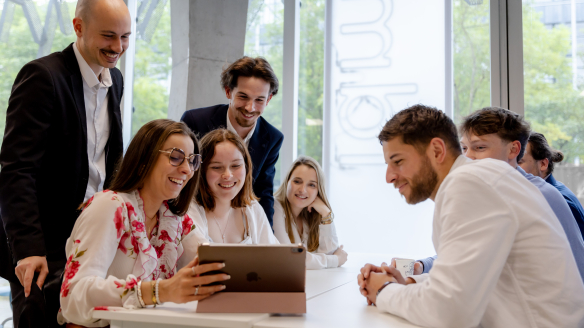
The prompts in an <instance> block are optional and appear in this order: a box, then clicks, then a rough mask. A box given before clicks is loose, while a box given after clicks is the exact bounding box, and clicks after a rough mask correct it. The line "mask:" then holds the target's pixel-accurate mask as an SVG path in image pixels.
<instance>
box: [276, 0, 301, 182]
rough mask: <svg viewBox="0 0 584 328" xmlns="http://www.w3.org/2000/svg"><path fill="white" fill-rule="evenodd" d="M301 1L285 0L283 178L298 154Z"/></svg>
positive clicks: (281, 173) (281, 156)
mask: <svg viewBox="0 0 584 328" xmlns="http://www.w3.org/2000/svg"><path fill="white" fill-rule="evenodd" d="M299 52H300V0H284V58H283V74H282V75H283V76H282V87H281V90H282V133H283V134H284V143H283V144H282V148H281V149H280V158H281V162H280V177H281V181H284V179H285V178H286V177H285V175H286V173H287V171H288V168H289V167H290V166H291V165H292V162H293V161H294V160H295V159H296V157H297V155H298V65H299V58H300V54H299Z"/></svg>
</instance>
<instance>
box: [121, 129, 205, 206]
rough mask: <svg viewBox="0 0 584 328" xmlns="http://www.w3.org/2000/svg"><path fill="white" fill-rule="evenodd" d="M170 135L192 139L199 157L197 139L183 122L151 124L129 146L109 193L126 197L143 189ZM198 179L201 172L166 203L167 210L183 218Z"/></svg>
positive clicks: (195, 189)
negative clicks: (123, 194)
mask: <svg viewBox="0 0 584 328" xmlns="http://www.w3.org/2000/svg"><path fill="white" fill-rule="evenodd" d="M173 134H182V135H184V136H187V137H189V138H191V140H193V144H194V145H195V151H194V153H195V154H198V153H199V142H198V141H197V137H195V134H194V133H193V132H192V131H191V129H189V127H188V126H187V125H186V124H184V123H183V122H175V121H173V120H168V119H159V120H154V121H150V122H148V123H146V124H144V125H143V126H142V127H141V128H140V130H138V133H136V135H135V136H134V138H133V139H132V141H131V142H130V146H128V150H127V151H126V155H125V156H124V159H123V160H122V162H121V163H120V164H119V169H118V171H117V172H116V175H115V177H114V179H113V182H112V184H111V186H110V189H111V190H113V191H116V192H124V193H128V192H131V191H134V190H136V189H139V188H142V186H143V185H144V180H146V178H147V177H148V176H149V175H150V172H151V171H152V169H153V168H154V166H155V165H156V161H157V160H158V156H165V155H164V154H162V153H160V152H159V150H161V149H162V147H163V145H164V143H165V142H166V140H167V139H168V137H170V136H171V135H173ZM200 176H201V170H197V171H195V172H194V173H193V177H192V178H191V179H190V180H189V181H188V182H187V184H186V186H184V188H183V189H182V190H181V192H180V194H179V195H178V197H177V198H175V199H170V200H168V207H169V208H170V211H171V212H172V213H174V214H175V215H180V216H182V215H184V214H185V213H186V212H187V210H188V209H189V205H190V203H191V200H192V199H193V197H194V195H195V192H196V191H197V187H198V183H199V179H200Z"/></svg>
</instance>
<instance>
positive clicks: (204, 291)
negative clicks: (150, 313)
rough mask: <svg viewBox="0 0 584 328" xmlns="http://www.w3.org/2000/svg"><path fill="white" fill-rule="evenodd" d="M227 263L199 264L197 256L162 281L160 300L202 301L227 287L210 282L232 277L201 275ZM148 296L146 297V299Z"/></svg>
mask: <svg viewBox="0 0 584 328" xmlns="http://www.w3.org/2000/svg"><path fill="white" fill-rule="evenodd" d="M224 267H225V263H208V264H199V258H198V257H195V259H194V260H192V261H191V262H190V263H189V264H188V265H187V266H185V267H184V268H182V269H180V270H179V271H178V272H177V273H176V275H175V276H174V277H172V278H170V279H165V280H162V281H160V287H159V288H160V289H159V294H160V301H161V302H174V303H186V302H191V301H200V300H202V299H205V298H207V297H209V296H211V295H213V294H214V293H216V292H220V291H222V290H224V289H225V285H211V286H209V284H211V283H214V282H218V281H225V280H228V279H230V278H231V277H230V276H229V275H227V274H223V273H220V274H214V275H205V276H203V275H201V274H203V273H206V272H210V271H217V270H220V269H223V268H224ZM146 299H148V298H147V297H144V300H145V301H146Z"/></svg>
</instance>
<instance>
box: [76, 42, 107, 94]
mask: <svg viewBox="0 0 584 328" xmlns="http://www.w3.org/2000/svg"><path fill="white" fill-rule="evenodd" d="M73 51H74V52H75V57H76V58H77V63H78V64H79V70H80V71H81V76H83V80H84V81H85V83H87V85H88V86H89V87H91V88H93V87H95V86H97V85H99V83H100V82H99V79H98V78H97V76H96V75H95V73H94V72H93V70H92V69H91V67H89V64H87V62H86V61H85V58H83V56H82V55H81V53H80V52H79V49H77V42H75V43H73ZM101 83H102V84H103V86H104V87H106V88H109V87H110V86H111V85H112V78H111V75H110V72H109V68H105V67H104V68H103V70H102V71H101Z"/></svg>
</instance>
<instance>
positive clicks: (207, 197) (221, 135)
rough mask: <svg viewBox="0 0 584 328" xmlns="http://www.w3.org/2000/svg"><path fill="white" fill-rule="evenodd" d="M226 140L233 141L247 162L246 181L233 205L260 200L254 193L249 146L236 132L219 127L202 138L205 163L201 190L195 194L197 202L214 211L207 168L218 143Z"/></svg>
mask: <svg viewBox="0 0 584 328" xmlns="http://www.w3.org/2000/svg"><path fill="white" fill-rule="evenodd" d="M224 141H227V142H231V143H232V144H234V145H235V147H237V149H239V151H240V152H241V155H242V156H243V163H244V164H245V181H244V182H243V187H242V188H241V190H240V191H239V193H238V194H237V195H236V196H235V197H234V198H233V199H232V200H231V206H232V207H234V208H238V207H246V206H249V205H251V202H252V201H254V200H258V198H257V197H256V195H255V194H254V193H253V186H252V184H253V177H252V170H253V167H252V162H251V156H250V155H249V152H248V151H247V147H246V146H245V143H244V142H243V140H242V139H241V138H240V137H239V136H238V135H237V134H235V133H233V132H231V131H229V130H227V129H217V130H213V131H211V132H209V133H207V134H206V135H205V136H204V137H203V138H202V139H201V155H202V156H203V164H202V165H201V183H200V184H199V192H198V193H197V195H196V196H195V200H196V201H197V204H199V205H201V206H203V207H204V208H205V210H207V211H212V210H214V209H215V198H214V195H213V192H212V191H211V189H210V188H209V182H208V181H207V170H208V169H209V164H210V163H211V159H212V158H213V156H215V147H216V146H217V144H219V143H222V142H224Z"/></svg>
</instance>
